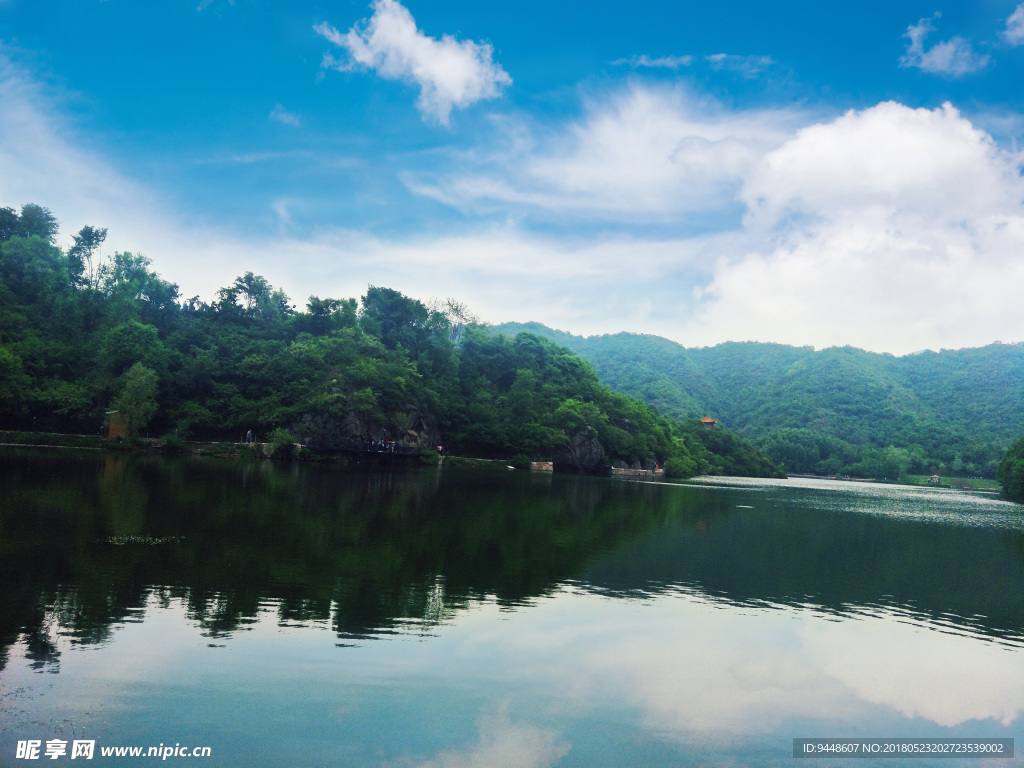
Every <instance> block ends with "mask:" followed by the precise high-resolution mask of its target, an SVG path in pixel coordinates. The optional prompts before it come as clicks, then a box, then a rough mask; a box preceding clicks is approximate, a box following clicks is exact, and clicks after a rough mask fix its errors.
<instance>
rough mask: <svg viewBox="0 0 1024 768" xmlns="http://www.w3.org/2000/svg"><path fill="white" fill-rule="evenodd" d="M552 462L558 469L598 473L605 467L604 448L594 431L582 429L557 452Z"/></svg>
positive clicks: (586, 428)
mask: <svg viewBox="0 0 1024 768" xmlns="http://www.w3.org/2000/svg"><path fill="white" fill-rule="evenodd" d="M552 460H553V461H554V464H555V468H556V469H562V470H564V471H571V472H596V471H598V470H600V469H601V468H602V467H603V466H604V446H603V445H601V442H600V441H599V440H598V439H597V433H596V432H595V431H594V430H593V429H591V428H590V427H582V428H581V429H579V430H577V431H576V432H575V433H574V434H573V435H572V436H571V437H570V438H569V442H568V443H567V444H566V445H564V446H563V447H561V448H559V449H558V450H557V451H555V454H554V456H552Z"/></svg>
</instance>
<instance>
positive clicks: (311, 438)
mask: <svg viewBox="0 0 1024 768" xmlns="http://www.w3.org/2000/svg"><path fill="white" fill-rule="evenodd" d="M290 431H291V432H292V434H294V435H295V436H296V437H297V438H298V440H299V442H301V443H302V444H303V445H305V446H307V447H308V448H312V449H313V450H316V451H337V450H362V449H363V448H365V447H366V446H367V445H370V444H374V443H377V442H378V441H381V440H383V441H385V442H387V441H394V442H396V443H398V444H399V445H402V446H404V447H406V448H416V449H420V448H432V447H434V446H436V445H438V444H440V436H439V434H438V432H437V430H436V429H435V428H434V426H433V425H432V424H431V422H430V419H429V417H428V416H427V415H426V414H425V413H423V412H422V411H421V410H420V409H419V408H417V407H416V406H413V405H410V406H407V407H406V409H405V410H403V411H401V412H399V413H396V414H395V415H394V416H393V417H392V419H390V420H388V421H383V420H381V419H380V418H379V417H378V416H375V415H374V414H372V413H367V412H360V411H357V410H351V411H348V412H346V413H345V414H343V415H337V414H332V413H316V412H314V413H306V414H303V416H302V419H301V420H300V421H298V422H296V423H295V424H293V425H292V426H291V428H290Z"/></svg>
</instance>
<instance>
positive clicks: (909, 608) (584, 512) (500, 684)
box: [0, 449, 1024, 768]
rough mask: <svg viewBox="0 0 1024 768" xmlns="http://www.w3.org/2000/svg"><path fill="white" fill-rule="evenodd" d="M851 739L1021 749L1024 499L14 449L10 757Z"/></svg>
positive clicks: (761, 761)
mask: <svg viewBox="0 0 1024 768" xmlns="http://www.w3.org/2000/svg"><path fill="white" fill-rule="evenodd" d="M828 737H858V738H886V739H895V738H904V739H906V738H956V739H966V738H974V739H978V738H1014V739H1016V742H1015V745H1016V757H1014V758H1013V759H1005V758H993V759H967V758H961V759H942V760H940V761H939V762H938V764H939V765H943V766H948V765H971V766H981V765H986V764H987V765H995V766H1003V767H1005V768H1009V766H1020V765H1022V759H1021V755H1022V754H1024V508H1022V507H1021V506H1020V505H1016V504H1011V503H1007V502H1004V501H1000V500H999V499H998V498H996V497H994V496H992V495H990V494H984V493H967V492H959V491H952V490H948V489H929V488H912V487H900V486H891V485H875V484H868V483H859V482H836V481H825V480H810V479H792V480H786V481H778V480H771V481H766V480H751V479H741V478H709V479H705V480H702V481H700V482H696V483H688V484H682V485H679V484H669V483H646V482H628V481H622V480H613V479H606V478H591V477H569V476H557V475H556V476H552V475H550V474H542V473H529V472H518V471H517V472H512V471H500V472H498V471H486V470H456V469H452V468H444V467H441V468H421V469H418V468H381V467H377V468H368V469H360V468H344V467H340V466H338V465H322V464H321V465H317V464H301V465H285V466H282V465H275V464H272V463H270V462H263V463H245V462H232V461H227V460H217V459H208V458H207V459H196V458H181V459H163V458H156V457H153V458H150V457H140V456H122V455H105V454H99V453H93V452H87V451H63V450H52V451H47V450H35V451H33V450H30V449H0V765H4V766H7V765H29V764H32V761H31V760H26V759H24V755H23V756H22V757H19V756H18V749H19V742H22V749H26V748H27V747H25V743H27V742H29V741H33V740H35V741H38V742H40V745H41V746H40V752H39V754H40V757H39V758H38V759H40V760H47V758H46V755H45V750H46V749H47V741H52V742H54V744H55V745H56V746H55V747H53V749H55V750H59V749H60V743H61V742H66V744H67V754H58V756H57V758H56V760H57V762H58V764H59V763H60V762H61V761H69V760H70V759H71V757H70V755H71V751H72V749H73V743H74V742H75V741H76V740H77V741H83V742H85V741H92V742H94V747H95V754H94V758H93V759H94V763H91V764H105V763H115V762H118V758H116V757H104V756H103V755H101V754H100V750H101V749H102V748H114V747H134V746H141V747H144V748H147V749H148V748H149V747H157V746H158V745H159V748H160V749H164V748H178V747H179V746H180V747H181V748H185V747H187V748H193V747H209V750H210V757H207V758H205V759H203V760H201V761H200V762H201V764H204V765H211V766H213V765H216V766H253V765H267V766H327V765H340V766H387V767H409V768H415V767H417V766H431V767H432V768H441V767H446V768H454V767H455V766H458V767H460V768H469V767H476V766H479V767H480V768H484V767H485V766H497V767H501V766H524V767H526V768H540V767H542V766H556V765H557V766H687V765H709V764H710V765H738V766H768V765H787V766H792V765H793V764H794V763H796V762H798V761H796V760H794V758H793V750H794V746H793V740H794V739H795V738H814V739H822V738H828ZM176 745H178V746H176ZM83 757H84V755H83ZM182 759H186V761H187V758H181V757H175V756H174V755H172V756H170V757H168V758H167V760H166V762H169V763H174V762H176V761H179V760H182ZM155 760H158V758H155V757H152V758H148V759H146V760H145V762H147V763H149V764H152V763H153V761H155ZM129 762H130V761H129ZM899 762H900V761H898V760H897V761H893V760H884V759H878V760H873V759H868V760H862V761H857V762H854V763H853V765H855V766H857V765H860V766H867V765H893V764H897V763H899ZM903 762H906V763H909V764H912V765H917V764H922V765H927V764H929V761H923V762H922V761H920V760H904V761H903ZM46 764H53V762H52V761H49V760H47V763H46ZM798 764H802V765H808V766H823V765H846V764H848V761H846V760H839V759H824V758H819V759H812V760H803V761H799V763H798ZM931 764H935V763H931Z"/></svg>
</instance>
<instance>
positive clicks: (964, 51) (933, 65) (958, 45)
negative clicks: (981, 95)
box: [900, 13, 1012, 77]
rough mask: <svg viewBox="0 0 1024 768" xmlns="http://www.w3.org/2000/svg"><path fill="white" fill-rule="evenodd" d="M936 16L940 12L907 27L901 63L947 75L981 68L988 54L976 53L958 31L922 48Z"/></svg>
mask: <svg viewBox="0 0 1024 768" xmlns="http://www.w3.org/2000/svg"><path fill="white" fill-rule="evenodd" d="M939 16H940V14H938V13H936V14H935V15H934V16H932V17H931V18H930V19H928V18H925V19H921V20H920V21H919V22H918V23H917V24H911V25H910V26H909V27H907V31H906V33H905V34H904V37H906V38H909V40H910V44H909V45H908V46H907V51H906V53H905V54H903V56H902V57H901V58H900V66H901V67H916V68H917V69H920V70H923V71H925V72H931V73H932V74H936V75H947V76H949V77H961V76H963V75H968V74H971V73H972V72H977V71H979V70H981V69H984V68H985V66H986V65H987V64H988V61H989V56H988V54H985V55H981V54H978V53H975V52H974V49H973V48H972V47H971V44H970V42H969V41H967V40H965V39H964V38H962V37H960V36H959V35H958V36H956V37H951V38H950V39H949V40H944V41H943V42H941V43H936V44H935V45H933V46H932V47H931V48H928V49H927V50H925V47H924V40H925V38H926V37H927V36H928V34H929V33H930V32H933V31H934V30H935V24H934V23H933V22H934V20H935V19H937V18H939ZM1011 18H1012V17H1011Z"/></svg>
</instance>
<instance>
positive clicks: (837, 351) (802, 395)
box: [492, 323, 1024, 477]
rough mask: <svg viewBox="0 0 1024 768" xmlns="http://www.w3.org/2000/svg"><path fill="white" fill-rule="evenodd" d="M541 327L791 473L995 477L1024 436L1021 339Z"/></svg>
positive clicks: (510, 330)
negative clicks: (868, 347) (865, 340)
mask: <svg viewBox="0 0 1024 768" xmlns="http://www.w3.org/2000/svg"><path fill="white" fill-rule="evenodd" d="M492 331H493V332H497V333H506V334H514V333H518V332H520V331H529V332H531V333H535V334H538V335H544V336H547V337H548V338H550V339H552V340H554V341H557V342H558V343H559V344H561V345H563V346H565V347H568V348H569V349H571V350H573V351H574V352H576V353H577V354H579V355H580V356H581V357H583V358H584V359H586V360H588V361H589V362H590V363H591V364H592V365H593V366H594V369H595V371H596V372H597V374H598V376H599V378H600V379H601V381H602V383H604V384H607V385H608V386H610V387H612V388H613V389H614V390H616V391H618V392H623V393H626V394H630V395H633V396H634V397H638V398H640V399H642V400H644V401H645V402H646V403H648V404H649V405H651V406H653V407H654V408H655V409H657V410H658V411H659V412H660V413H663V414H665V415H666V416H669V417H671V418H675V419H693V418H697V417H700V416H704V415H705V414H710V415H712V416H713V417H714V418H716V419H718V420H719V421H720V422H721V423H722V424H724V425H725V426H727V427H729V428H730V429H732V430H734V431H735V432H737V433H738V434H739V435H740V436H743V437H746V438H750V439H751V440H753V441H754V442H755V443H756V444H757V445H760V446H762V447H763V448H764V449H765V450H766V451H767V452H768V454H769V455H770V456H771V457H772V459H774V460H776V461H781V462H784V463H785V465H786V468H787V470H789V471H792V472H822V473H835V472H840V471H846V472H850V473H851V474H858V475H866V476H883V477H884V476H892V475H893V474H894V473H898V474H902V473H906V472H907V471H911V472H921V473H931V472H939V473H941V474H957V475H983V476H986V477H994V476H995V472H996V468H997V466H998V463H999V459H1000V457H1001V456H1002V455H1003V453H1004V452H1005V451H1006V449H1007V447H1008V446H1009V445H1010V444H1011V443H1012V442H1013V441H1014V440H1016V439H1017V438H1018V437H1020V435H1021V434H1022V433H1024V344H998V343H997V344H991V345H989V346H987V347H981V348H977V349H959V350H943V351H941V352H930V351H929V352H921V353H917V354H913V355H906V356H903V357H895V356H893V355H888V354H877V353H873V352H865V351H864V350H861V349H855V348H851V347H833V348H829V349H823V350H817V351H815V350H814V349H813V348H810V347H791V346H786V345H783V344H765V343H757V342H744V343H726V344H719V345H717V346H714V347H701V348H687V347H684V346H682V345H681V344H677V343H675V342H673V341H669V340H668V339H664V338H661V337H658V336H647V335H638V334H629V333H619V334H613V335H605V336H591V337H587V338H584V337H582V336H573V335H571V334H568V333H564V332H562V331H555V330H551V329H549V328H546V327H545V326H543V325H540V324H538V323H524V324H520V323H508V324H505V325H500V326H496V327H494V328H493V329H492Z"/></svg>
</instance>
